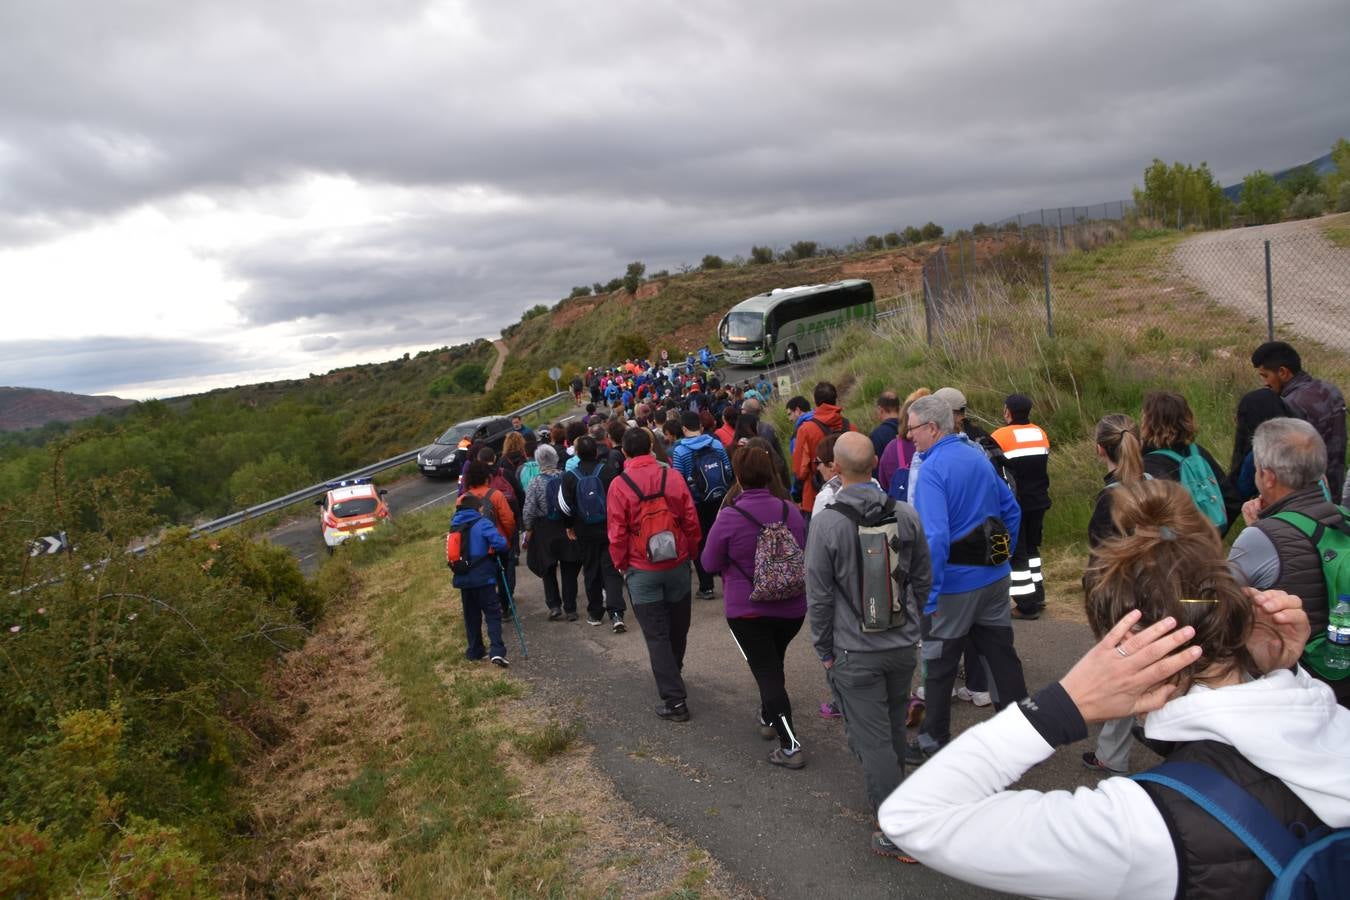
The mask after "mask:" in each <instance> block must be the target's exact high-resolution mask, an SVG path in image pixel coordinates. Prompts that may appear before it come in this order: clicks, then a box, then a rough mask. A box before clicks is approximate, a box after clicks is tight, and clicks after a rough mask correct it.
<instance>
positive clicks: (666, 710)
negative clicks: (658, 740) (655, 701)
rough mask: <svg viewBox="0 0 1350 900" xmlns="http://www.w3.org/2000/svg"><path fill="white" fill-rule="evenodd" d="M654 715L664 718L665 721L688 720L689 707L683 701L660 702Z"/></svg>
mask: <svg viewBox="0 0 1350 900" xmlns="http://www.w3.org/2000/svg"><path fill="white" fill-rule="evenodd" d="M656 716H657V718H660V719H665V720H666V721H667V722H688V721H689V707H688V706H686V705H685V703H684V701H680V702H679V703H675V704H671V703H662V704H661V705H660V706H658V707H657V708H656Z"/></svg>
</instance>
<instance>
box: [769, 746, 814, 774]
mask: <svg viewBox="0 0 1350 900" xmlns="http://www.w3.org/2000/svg"><path fill="white" fill-rule="evenodd" d="M769 762H771V763H772V764H774V765H775V766H782V767H783V768H785V769H800V768H801V767H803V766H805V765H806V754H805V753H803V752H802V748H800V747H798V748H797V749H796V750H784V749H783V748H782V747H775V748H774V749H773V752H772V753H770V754H769Z"/></svg>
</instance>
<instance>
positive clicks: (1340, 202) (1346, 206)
mask: <svg viewBox="0 0 1350 900" xmlns="http://www.w3.org/2000/svg"><path fill="white" fill-rule="evenodd" d="M1336 212H1350V181H1346V182H1344V183H1342V184H1341V186H1340V187H1339V188H1338V189H1337V190H1336Z"/></svg>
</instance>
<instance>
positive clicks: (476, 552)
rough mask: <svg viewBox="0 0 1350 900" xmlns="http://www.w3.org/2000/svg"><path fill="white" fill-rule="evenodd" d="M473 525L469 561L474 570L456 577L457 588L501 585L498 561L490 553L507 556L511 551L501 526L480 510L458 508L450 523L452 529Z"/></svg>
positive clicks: (470, 530) (453, 581)
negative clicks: (498, 583)
mask: <svg viewBox="0 0 1350 900" xmlns="http://www.w3.org/2000/svg"><path fill="white" fill-rule="evenodd" d="M469 523H472V527H470V529H469V558H470V559H472V560H474V564H473V568H471V569H469V571H468V572H465V573H464V574H463V575H455V576H454V577H453V578H451V583H452V584H453V585H454V586H455V587H457V588H474V587H487V586H488V585H491V584H496V582H497V561H496V559H495V558H493V557H492V556H491V555H490V554H489V553H488V550H495V551H496V552H497V553H498V554H499V555H504V554H505V553H506V552H507V550H509V549H510V545H509V544H507V543H506V538H504V537H502V533H501V532H500V531H498V530H497V526H495V525H493V524H492V520H491V519H488V518H487V517H486V516H484V515H483V514H482V513H480V512H479V511H478V510H476V509H457V510H455V517H454V518H453V519H451V520H450V527H451V528H458V527H459V526H461V525H465V524H469Z"/></svg>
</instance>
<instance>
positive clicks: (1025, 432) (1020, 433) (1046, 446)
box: [993, 425, 1050, 459]
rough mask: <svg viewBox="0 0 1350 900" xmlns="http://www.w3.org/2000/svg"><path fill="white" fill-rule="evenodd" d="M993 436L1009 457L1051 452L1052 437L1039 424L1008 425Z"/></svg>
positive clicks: (1040, 454)
mask: <svg viewBox="0 0 1350 900" xmlns="http://www.w3.org/2000/svg"><path fill="white" fill-rule="evenodd" d="M993 438H994V440H995V441H997V442H998V445H999V447H1001V448H1002V449H1003V455H1004V456H1006V457H1007V458H1008V459H1021V458H1023V457H1027V456H1046V455H1048V454H1049V453H1050V438H1049V437H1047V436H1046V433H1045V432H1044V431H1042V430H1041V428H1040V427H1039V426H1037V425H1006V426H1004V427H1003V428H1000V429H999V430H998V431H995V432H994V434H993Z"/></svg>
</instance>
